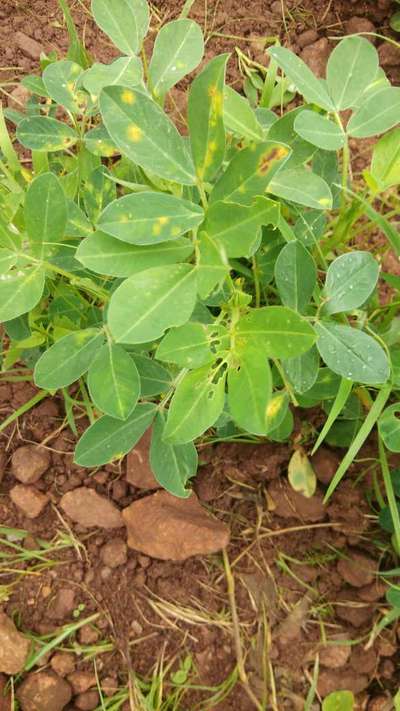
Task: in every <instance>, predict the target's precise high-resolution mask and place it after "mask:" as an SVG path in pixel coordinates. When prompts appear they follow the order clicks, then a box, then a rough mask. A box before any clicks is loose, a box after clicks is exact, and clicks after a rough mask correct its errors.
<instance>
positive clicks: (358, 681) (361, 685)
mask: <svg viewBox="0 0 400 711" xmlns="http://www.w3.org/2000/svg"><path fill="white" fill-rule="evenodd" d="M368 684H369V678H368V676H367V675H366V674H357V673H356V672H346V671H343V670H342V669H334V670H333V669H332V670H329V671H328V670H325V669H323V670H322V671H321V672H320V674H319V676H318V683H317V689H318V693H319V694H320V696H322V698H324V697H325V696H328V694H331V693H332V691H341V690H345V691H352V692H353V694H359V693H360V692H361V691H364V689H366V688H367V686H368Z"/></svg>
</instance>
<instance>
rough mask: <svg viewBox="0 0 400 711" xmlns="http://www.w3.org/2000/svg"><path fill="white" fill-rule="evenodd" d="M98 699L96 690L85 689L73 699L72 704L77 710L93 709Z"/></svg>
mask: <svg viewBox="0 0 400 711" xmlns="http://www.w3.org/2000/svg"><path fill="white" fill-rule="evenodd" d="M99 701H100V696H99V694H98V692H97V691H85V692H84V693H83V694H79V695H78V696H77V697H76V699H74V704H75V706H76V708H77V709H79V711H93V709H95V708H96V706H97V705H98V703H99Z"/></svg>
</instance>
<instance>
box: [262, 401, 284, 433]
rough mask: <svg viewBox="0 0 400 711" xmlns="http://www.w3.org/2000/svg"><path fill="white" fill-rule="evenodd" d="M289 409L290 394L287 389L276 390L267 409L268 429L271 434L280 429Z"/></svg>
mask: <svg viewBox="0 0 400 711" xmlns="http://www.w3.org/2000/svg"><path fill="white" fill-rule="evenodd" d="M288 411H289V396H288V394H287V392H286V391H282V392H275V393H274V394H273V395H272V397H271V399H270V401H269V403H268V405H267V409H266V430H267V434H268V435H269V434H270V433H271V432H274V431H275V430H277V429H279V427H280V426H281V425H282V424H283V422H284V421H285V419H286V416H287V413H288Z"/></svg>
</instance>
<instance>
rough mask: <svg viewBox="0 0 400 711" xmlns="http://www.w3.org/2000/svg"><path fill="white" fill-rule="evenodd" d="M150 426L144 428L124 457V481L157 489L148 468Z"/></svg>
mask: <svg viewBox="0 0 400 711" xmlns="http://www.w3.org/2000/svg"><path fill="white" fill-rule="evenodd" d="M150 442H151V427H150V428H149V429H148V430H146V432H145V433H144V435H143V437H141V439H140V440H139V442H138V443H137V445H136V446H135V447H134V448H133V449H132V451H131V452H129V454H128V456H127V459H126V481H127V482H128V484H132V485H133V486H137V487H138V488H139V489H159V488H160V485H159V483H158V482H157V481H156V480H155V478H154V474H153V472H152V470H151V468H150V462H149V451H150Z"/></svg>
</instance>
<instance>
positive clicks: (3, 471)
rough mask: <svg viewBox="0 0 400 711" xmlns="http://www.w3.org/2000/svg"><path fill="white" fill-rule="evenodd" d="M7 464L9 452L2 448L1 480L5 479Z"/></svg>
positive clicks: (0, 458)
mask: <svg viewBox="0 0 400 711" xmlns="http://www.w3.org/2000/svg"><path fill="white" fill-rule="evenodd" d="M0 401H1V400H0ZM6 466H7V454H6V453H5V451H4V449H0V482H1V480H2V479H3V476H4V474H5V471H6Z"/></svg>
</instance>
